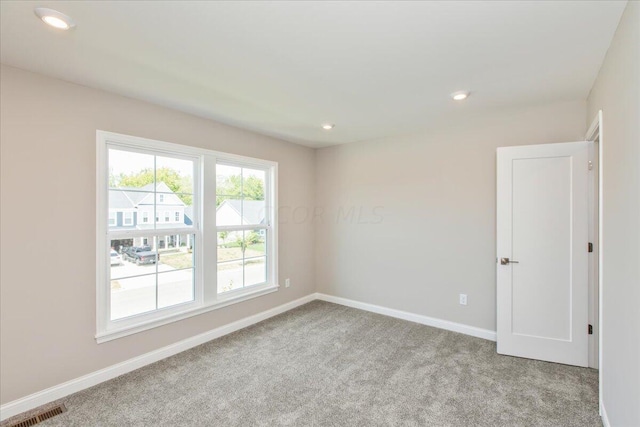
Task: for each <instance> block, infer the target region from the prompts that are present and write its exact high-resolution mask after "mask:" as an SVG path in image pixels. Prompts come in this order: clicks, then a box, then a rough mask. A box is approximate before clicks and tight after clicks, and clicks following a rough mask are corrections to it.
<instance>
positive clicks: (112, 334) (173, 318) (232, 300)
mask: <svg viewBox="0 0 640 427" xmlns="http://www.w3.org/2000/svg"><path fill="white" fill-rule="evenodd" d="M278 288H279V285H262V286H257V287H256V288H254V289H251V290H247V291H244V292H237V293H236V292H234V293H233V294H231V295H223V296H222V297H219V299H218V300H217V301H215V302H213V303H210V304H206V305H202V306H199V307H196V308H190V309H188V310H185V311H182V312H178V313H174V314H171V315H169V316H167V317H163V318H162V319H155V320H150V321H148V322H143V323H138V324H137V325H134V326H127V327H125V328H119V329H112V330H108V331H104V332H100V333H98V334H96V336H95V338H96V342H97V343H98V344H102V343H104V342H107V341H112V340H115V339H118V338H122V337H126V336H128V335H133V334H137V333H138V332H142V331H146V330H149V329H153V328H157V327H158V326H162V325H166V324H169V323H173V322H177V321H178V320H183V319H187V318H189V317H193V316H197V315H199V314H202V313H206V312H208V311H212V310H216V309H219V308H222V307H226V306H229V305H232V304H236V303H239V302H242V301H247V300H250V299H253V298H256V297H259V296H262V295H266V294H270V293H272V292H276V291H277V290H278Z"/></svg>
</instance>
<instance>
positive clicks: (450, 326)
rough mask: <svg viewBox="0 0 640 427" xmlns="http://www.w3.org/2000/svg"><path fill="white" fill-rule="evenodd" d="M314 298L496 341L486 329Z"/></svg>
mask: <svg viewBox="0 0 640 427" xmlns="http://www.w3.org/2000/svg"><path fill="white" fill-rule="evenodd" d="M316 298H317V299H319V300H322V301H327V302H332V303H335V304H340V305H346V306H347V307H353V308H358V309H360V310H365V311H370V312H372V313H378V314H384V315H385V316H391V317H395V318H398V319H402V320H408V321H410V322H415V323H420V324H422V325H427V326H433V327H434V328H440V329H446V330H448V331H453V332H459V333H461V334H465V335H471V336H472V337H477V338H483V339H485V340H489V341H495V340H496V332H495V331H490V330H488V329H482V328H476V327H475V326H469V325H464V324H462V323H456V322H450V321H448V320H442V319H436V318H435V317H429V316H423V315H421V314H415V313H409V312H408V311H402V310H395V309H393V308H387V307H382V306H379V305H374V304H368V303H366V302H360V301H354V300H350V299H347V298H341V297H334V296H333V295H326V294H322V293H317V294H316Z"/></svg>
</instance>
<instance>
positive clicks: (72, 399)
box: [41, 301, 602, 427]
mask: <svg viewBox="0 0 640 427" xmlns="http://www.w3.org/2000/svg"><path fill="white" fill-rule="evenodd" d="M597 388H598V387H597V371H595V370H591V369H584V368H576V367H570V366H564V365H557V364H553V363H545V362H538V361H532V360H526V359H519V358H514V357H506V356H500V355H497V354H496V350H495V343H492V342H489V341H485V340H482V339H478V338H472V337H468V336H466V335H461V334H457V333H453V332H448V331H443V330H440V329H435V328H430V327H427V326H423V325H418V324H415V323H411V322H406V321H403V320H397V319H393V318H390V317H386V316H381V315H377V314H373V313H368V312H364V311H360V310H356V309H352V308H347V307H343V306H339V305H335V304H330V303H326V302H320V301H314V302H312V303H309V304H307V305H304V306H302V307H299V308H297V309H295V310H292V311H290V312H287V313H284V314H282V315H280V316H277V317H275V318H272V319H269V320H267V321H264V322H262V323H260V324H257V325H254V326H252V327H249V328H247V329H244V330H242V331H239V332H236V333H234V334H231V335H228V336H226V337H223V338H220V339H217V340H215V341H211V342H209V343H207V344H204V345H201V346H199V347H197V348H194V349H192V350H189V351H186V352H184V353H181V354H178V355H176V356H173V357H171V358H168V359H165V360H162V361H160V362H157V363H155V364H153V365H149V366H147V367H144V368H142V369H139V370H137V371H135V372H131V373H129V374H126V375H123V376H121V377H118V378H116V379H114V380H111V381H108V382H106V383H103V384H100V385H97V386H95V387H93V388H91V389H88V390H85V391H82V392H80V393H77V394H74V395H72V396H69V397H67V398H65V399H63V402H64V403H65V404H66V405H67V408H68V412H66V413H64V414H62V415H59V416H57V417H55V418H52V419H50V420H48V421H46V422H44V423H42V424H41V425H42V426H54V425H59V426H271V425H293V426H306V425H317V426H320V425H322V426H383V425H384V426H394V425H398V426H438V427H440V426H510V427H512V426H553V427H558V426H580V427H585V426H601V425H602V424H601V422H600V418H599V416H598V394H597V393H598V390H597Z"/></svg>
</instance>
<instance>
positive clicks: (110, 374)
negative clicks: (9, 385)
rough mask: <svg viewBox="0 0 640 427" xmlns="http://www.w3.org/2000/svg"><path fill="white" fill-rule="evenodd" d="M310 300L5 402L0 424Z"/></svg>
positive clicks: (310, 298)
mask: <svg viewBox="0 0 640 427" xmlns="http://www.w3.org/2000/svg"><path fill="white" fill-rule="evenodd" d="M314 299H316V295H315V294H310V295H307V296H305V297H302V298H300V299H297V300H295V301H291V302H288V303H286V304H282V305H279V306H278V307H274V308H272V309H269V310H266V311H263V312H261V313H258V314H254V315H253V316H249V317H245V318H244V319H240V320H238V321H236V322H233V323H229V324H227V325H224V326H220V327H219V328H215V329H212V330H210V331H208V332H204V333H202V334H199V335H196V336H194V337H191V338H187V339H185V340H182V341H179V342H177V343H175V344H171V345H168V346H166V347H162V348H160V349H158V350H154V351H151V352H149V353H145V354H143V355H141V356H138V357H134V358H133V359H129V360H125V361H124V362H121V363H118V364H116V365H112V366H109V367H107V368H104V369H100V370H99V371H95V372H92V373H90V374H87V375H84V376H82V377H79V378H76V379H73V380H70V381H67V382H65V383H62V384H58V385H56V386H53V387H50V388H47V389H45V390H42V391H39V392H37V393H34V394H31V395H29V396H25V397H23V398H20V399H17V400H14V401H12V402H9V403H6V404H4V405H2V406H0V421H2V420H6V419H7V418H11V417H13V416H14V415H18V414H21V413H23V412H26V411H29V410H31V409H34V408H37V407H38V406H41V405H45V404H47V403H49V402H52V401H54V400H58V399H60V398H62V397H65V396H68V395H70V394H73V393H76V392H78V391H81V390H84V389H86V388H89V387H92V386H94V385H96V384H100V383H101V382H104V381H107V380H110V379H112V378H115V377H118V376H120V375H123V374H126V373H128V372H131V371H133V370H136V369H138V368H141V367H143V366H146V365H149V364H151V363H154V362H157V361H159V360H162V359H165V358H167V357H169V356H173V355H175V354H178V353H181V352H183V351H185V350H189V349H190V348H193V347H196V346H198V345H200V344H204V343H206V342H208V341H211V340H213V339H216V338H219V337H222V336H224V335H227V334H230V333H232V332H235V331H237V330H240V329H243V328H246V327H247V326H251V325H253V324H255V323H258V322H261V321H263V320H266V319H268V318H270V317H273V316H276V315H278V314H281V313H284V312H285V311H289V310H291V309H294V308H296V307H298V306H301V305H303V304H306V303H308V302H311V301H313V300H314Z"/></svg>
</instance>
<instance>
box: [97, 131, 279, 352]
mask: <svg viewBox="0 0 640 427" xmlns="http://www.w3.org/2000/svg"><path fill="white" fill-rule="evenodd" d="M96 144H97V147H96V164H97V168H96V186H97V188H96V198H97V200H96V205H97V209H96V223H97V227H96V232H97V234H96V241H97V248H96V267H97V268H96V294H97V298H96V329H97V331H96V335H95V338H96V341H97V342H98V343H103V342H106V341H110V340H113V339H117V338H121V337H124V336H127V335H131V334H135V333H138V332H141V331H144V330H148V329H152V328H156V327H158V326H162V325H165V324H168V323H171V322H175V321H178V320H182V319H186V318H188V317H192V316H196V315H199V314H202V313H205V312H208V311H211V310H215V309H218V308H222V307H226V306H228V305H231V304H236V303H239V302H242V301H246V300H249V299H252V298H256V297H259V296H262V295H265V294H268V293H271V292H275V291H277V290H278V288H279V284H278V232H277V225H278V216H277V214H278V210H277V200H278V199H277V192H278V183H277V178H278V164H277V163H276V162H272V161H268V160H262V159H256V158H251V157H245V156H239V155H235V154H228V153H222V152H218V151H213V150H206V149H202V148H197V147H192V146H187V145H179V144H173V143H169V142H163V141H155V140H151V139H146V138H140V137H134V136H128V135H122V134H117V133H112V132H105V131H101V130H98V131H97V132H96ZM107 145H113V146H122V147H123V148H126V149H128V150H136V149H137V150H139V151H142V152H146V151H154V152H157V153H162V152H165V153H166V154H170V155H172V156H174V157H179V156H183V157H197V158H198V160H199V162H200V164H199V171H200V176H198V177H196V176H194V196H195V197H194V212H197V214H196V215H194V216H195V217H196V222H194V225H193V227H192V228H176V229H175V230H173V229H172V230H157V234H162V233H165V234H166V233H170V234H185V233H189V234H196V242H200V243H199V246H200V248H199V250H198V247H196V255H195V257H196V259H195V265H196V266H199V268H196V269H195V281H196V286H195V298H194V301H193V302H188V303H184V304H180V305H176V306H172V307H167V308H164V309H158V310H155V311H153V312H151V313H147V314H141V315H138V316H131V317H127V318H124V319H119V320H115V321H112V320H110V295H111V293H110V291H109V277H108V275H109V271H110V270H109V269H110V265H111V261H110V259H109V256H110V249H111V247H110V242H109V234H108V232H109V225H108V183H109V171H108V168H107V163H108V151H107ZM219 161H229V162H233V163H241V164H243V165H244V166H246V167H256V168H260V169H265V168H266V169H267V173H268V175H269V181H268V182H269V185H268V188H265V192H267V191H268V192H269V197H268V199H267V200H270V205H269V206H267V209H269V218H270V220H271V229H272V233H271V234H272V236H271V239H269V240H268V243H267V244H268V245H269V247H268V249H267V262H268V267H267V268H268V270H267V271H268V277H267V283H266V284H263V285H255V286H250V287H248V288H243V289H238V290H234V291H230V292H226V293H223V294H218V292H217V288H218V287H217V262H207V263H205V262H203V260H205V259H208V260H217V227H216V224H215V217H216V215H215V211H216V209H215V207H216V206H215V205H216V202H215V200H216V198H215V195H216V194H215V184H216V164H217V163H218V162H219ZM196 181H197V182H196ZM265 196H266V194H265ZM265 198H266V197H265ZM197 201H202V205H197ZM204 212H208V213H213V215H207V216H205V215H204ZM198 218H200V219H198ZM207 218H210V219H209V220H207ZM123 222H124V219H123ZM124 233H127V234H128V235H131V236H132V237H134V236H135V235H141V232H140V231H138V230H130V231H124Z"/></svg>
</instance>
